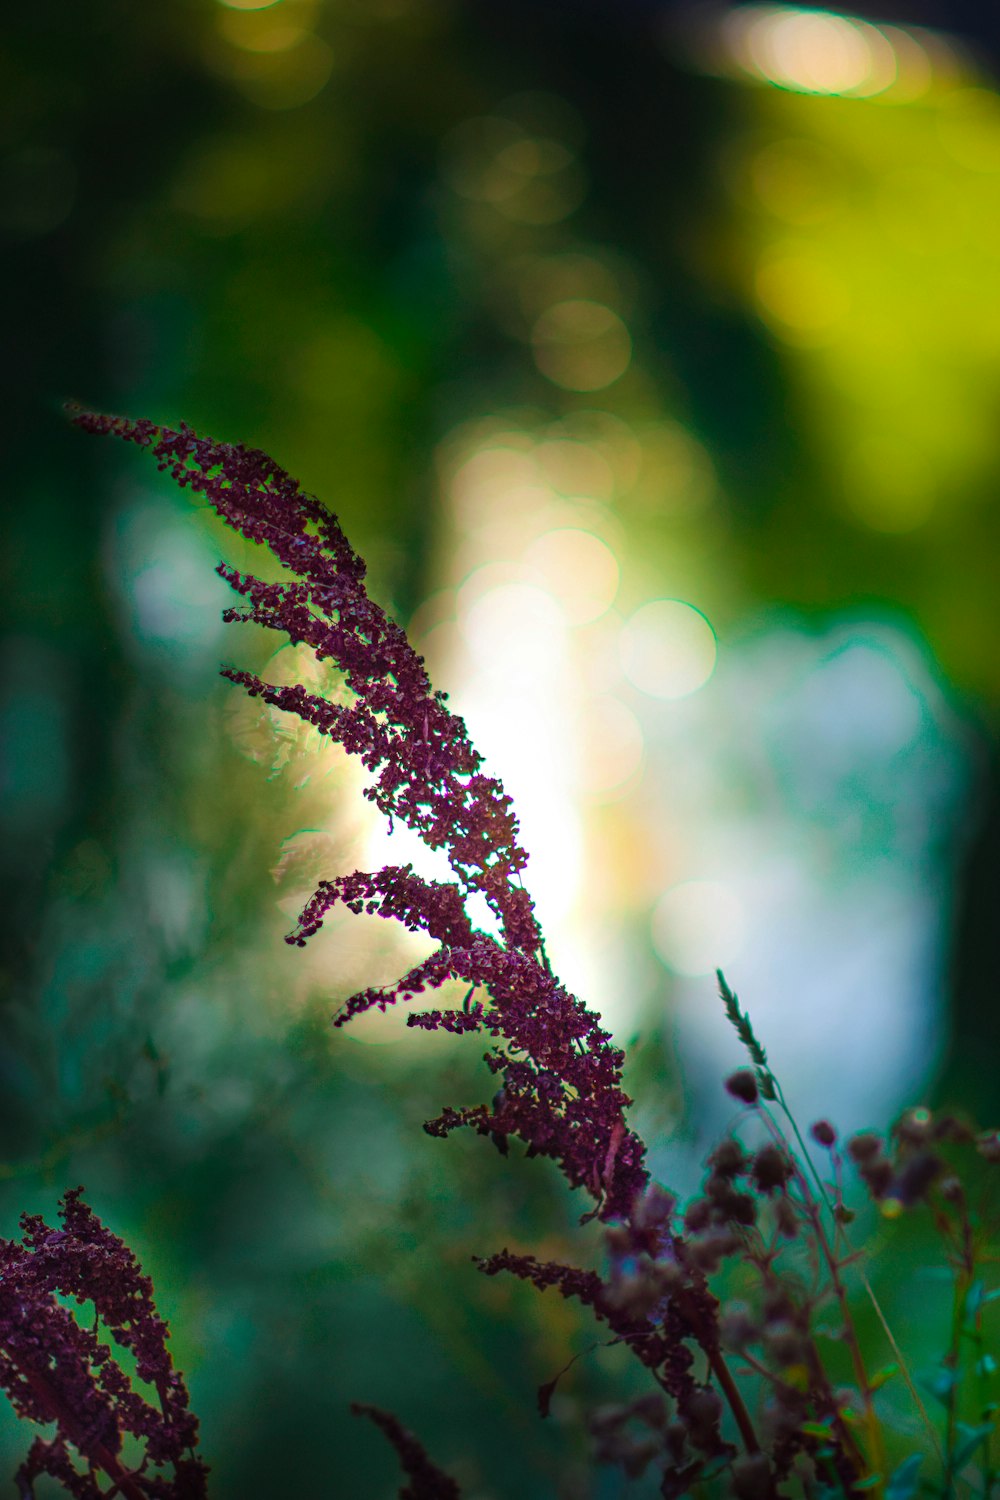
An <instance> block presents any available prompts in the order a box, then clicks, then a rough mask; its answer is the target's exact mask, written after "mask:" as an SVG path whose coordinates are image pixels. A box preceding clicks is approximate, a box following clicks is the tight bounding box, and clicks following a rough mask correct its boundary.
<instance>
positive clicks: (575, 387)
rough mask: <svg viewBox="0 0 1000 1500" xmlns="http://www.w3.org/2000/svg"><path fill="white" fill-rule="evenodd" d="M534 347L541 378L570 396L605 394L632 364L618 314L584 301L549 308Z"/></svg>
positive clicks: (572, 300)
mask: <svg viewBox="0 0 1000 1500" xmlns="http://www.w3.org/2000/svg"><path fill="white" fill-rule="evenodd" d="M531 345H532V349H533V351H534V356H535V363H536V364H537V366H538V368H539V370H540V371H541V372H542V374H543V375H545V376H546V377H547V378H548V379H549V380H551V381H552V383H553V385H558V386H562V388H563V389H564V390H567V391H601V390H604V388H605V387H606V386H609V385H612V384H613V383H614V382H615V381H616V380H618V379H619V377H620V376H622V375H624V373H625V371H626V370H627V369H628V367H629V364H630V362H631V359H632V339H631V336H630V335H629V331H628V329H627V328H626V327H625V324H624V323H623V322H622V320H621V318H620V317H619V316H618V314H617V313H615V312H612V311H611V308H610V307H606V306H605V305H604V303H603V302H591V301H589V300H587V299H586V298H582V297H573V298H570V299H569V300H568V301H566V302H556V303H554V304H553V306H551V307H548V308H546V310H545V312H543V313H542V315H541V317H540V318H539V319H538V321H537V322H536V323H535V326H534V328H533V330H532V334H531Z"/></svg>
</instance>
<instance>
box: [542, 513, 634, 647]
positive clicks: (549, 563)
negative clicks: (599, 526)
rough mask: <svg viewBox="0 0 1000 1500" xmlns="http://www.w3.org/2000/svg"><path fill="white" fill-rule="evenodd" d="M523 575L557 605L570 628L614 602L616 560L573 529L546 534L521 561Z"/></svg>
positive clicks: (595, 539)
mask: <svg viewBox="0 0 1000 1500" xmlns="http://www.w3.org/2000/svg"><path fill="white" fill-rule="evenodd" d="M523 565H524V571H525V574H526V576H527V577H528V578H529V579H530V580H531V581H532V583H537V584H538V585H539V586H540V587H541V588H543V589H545V591H546V592H547V593H549V594H550V595H551V596H552V597H553V598H554V599H555V600H556V601H557V602H558V604H559V605H560V607H561V609H562V612H563V614H564V615H565V617H566V620H567V622H568V623H569V624H570V625H586V624H587V623H588V622H589V621H590V620H597V619H599V618H600V616H601V615H603V614H604V613H605V612H606V611H607V610H609V609H610V608H611V606H612V604H613V603H614V601H615V595H616V594H617V592H618V561H617V559H616V557H615V555H614V553H613V552H612V551H611V548H610V547H608V546H606V545H605V543H604V542H602V541H601V539H600V537H596V536H594V534H593V532H590V531H580V530H578V529H576V528H575V527H565V528H560V529H559V530H557V531H547V532H546V533H545V534H544V536H540V537H539V538H538V540H537V541H535V542H532V544H531V546H530V547H529V548H528V549H527V551H526V552H525V554H524V558H523Z"/></svg>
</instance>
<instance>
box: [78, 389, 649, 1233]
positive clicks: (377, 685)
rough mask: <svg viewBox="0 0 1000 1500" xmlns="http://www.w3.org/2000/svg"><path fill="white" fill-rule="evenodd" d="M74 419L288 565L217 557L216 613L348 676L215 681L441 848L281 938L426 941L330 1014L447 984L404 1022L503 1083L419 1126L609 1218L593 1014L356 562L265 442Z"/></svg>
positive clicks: (448, 727) (602, 1093)
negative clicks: (500, 1154) (441, 868)
mask: <svg viewBox="0 0 1000 1500" xmlns="http://www.w3.org/2000/svg"><path fill="white" fill-rule="evenodd" d="M75 421H76V422H77V424H78V425H79V426H80V427H82V428H84V429H85V430H87V431H89V432H95V433H102V434H104V433H110V434H113V435H114V436H117V437H120V438H124V439H126V440H127V441H129V442H132V443H136V444H138V446H139V447H142V448H147V449H149V450H150V452H151V453H152V455H153V457H154V458H155V459H156V461H157V463H158V465H159V467H160V468H161V469H165V470H167V471H168V472H169V473H170V474H171V475H172V477H173V478H174V479H175V480H176V481H177V482H178V483H179V484H181V485H184V486H187V487H189V488H190V489H192V490H194V491H196V492H198V493H200V494H202V495H204V496H205V498H206V499H207V500H208V502H209V504H211V505H212V506H213V507H214V509H215V510H216V511H217V512H218V514H219V515H220V516H221V517H222V519H223V520H224V521H226V522H227V523H228V524H229V525H230V526H232V527H233V528H234V529H235V530H237V531H239V532H240V533H241V534H242V535H243V536H244V537H246V538H247V539H248V540H249V541H252V542H257V543H261V544H263V545H265V546H267V547H268V548H269V549H270V551H271V552H272V553H273V554H274V556H275V557H276V558H277V559H278V561H279V562H280V563H281V564H282V565H283V566H284V567H285V568H286V569H287V570H288V572H289V573H290V574H291V575H292V581H290V582H288V583H265V582H262V581H261V580H260V579H259V578H255V577H253V576H252V575H250V574H245V573H241V572H238V571H237V570H236V569H235V568H232V567H229V566H228V565H227V564H225V563H222V564H220V566H219V570H218V571H219V573H220V575H221V576H222V577H223V578H225V579H226V581H227V582H228V583H229V584H230V585H231V586H232V587H233V588H234V589H235V591H236V592H237V593H238V594H240V595H241V596H242V598H243V599H244V600H245V601H246V607H245V608H235V609H231V610H227V611H226V616H225V617H226V618H227V619H228V620H241V621H253V622H254V623H255V624H257V625H263V626H266V627H268V628H269V629H272V630H275V631H279V632H281V633H283V634H284V635H286V636H287V637H288V639H289V640H290V641H291V642H293V643H294V644H300V643H304V644H306V645H307V646H308V647H309V648H310V649H311V650H312V651H313V652H314V653H315V656H316V658H317V659H318V660H319V661H321V662H333V663H334V664H335V665H336V666H337V667H338V668H339V669H340V671H341V672H342V673H343V674H344V682H345V685H346V687H347V689H348V691H349V693H350V695H351V700H352V701H350V702H349V703H347V704H342V703H332V702H329V701H328V700H327V699H325V698H323V697H320V696H318V695H316V694H312V693H308V692H307V691H306V690H305V688H304V687H302V686H301V685H300V684H295V685H292V686H287V687H280V686H276V685H274V684H271V683H267V682H265V681H263V680H262V679H261V678H260V677H258V676H256V675H255V674H254V673H251V672H245V671H240V670H237V669H234V668H226V669H225V675H226V676H227V677H228V678H229V679H230V680H231V681H232V682H234V683H237V684H239V685H240V686H242V687H244V688H245V689H246V690H247V692H249V693H250V694H251V696H253V697H258V698H262V699H263V700H264V701H265V702H266V703H269V704H271V705H273V706H274V707H276V708H281V709H284V710H286V711H287V712H289V713H292V714H296V715H298V716H299V717H300V718H302V719H304V720H306V721H307V722H308V723H310V724H312V725H314V726H315V727H316V728H317V729H318V730H319V731H320V732H321V733H322V734H325V735H327V736H329V737H330V738H331V739H333V740H335V741H336V742H338V743H339V744H341V745H343V746H344V748H345V749H346V750H347V751H348V753H350V754H352V755H356V756H358V757H359V759H360V760H361V762H362V764H363V765H364V766H365V767H366V769H367V770H368V771H369V772H371V773H372V775H373V777H374V780H373V782H372V785H371V786H370V787H369V788H368V789H367V791H366V793H365V795H366V796H367V797H369V798H370V800H372V801H373V802H374V803H375V805H376V806H377V807H378V808H379V809H380V810H381V811H382V812H383V813H384V814H385V815H386V816H387V817H388V818H389V819H390V821H391V820H392V819H394V818H398V819H400V820H401V821H402V822H404V823H406V824H407V825H408V826H409V827H410V828H412V829H413V830H414V831H415V832H416V833H418V834H419V836H420V837H421V839H423V841H424V842H425V843H426V844H427V845H428V846H429V847H430V848H432V849H443V850H444V851H445V852H446V854H447V857H448V860H449V863H450V865H451V869H452V871H453V872H454V875H455V879H456V883H454V884H449V883H446V882H433V881H424V880H421V879H420V878H419V877H418V876H415V875H414V874H413V873H412V870H411V869H410V867H409V866H403V867H396V866H388V867H386V868H385V869H382V870H380V871H378V872H375V873H368V872H362V871H358V872H355V873H354V874H353V875H349V876H347V877H340V878H338V879H334V880H329V881H325V882H324V883H323V884H322V885H321V886H320V887H319V889H318V890H317V891H316V893H315V895H314V896H313V897H312V899H311V900H310V902H309V903H308V905H307V906H306V908H305V910H304V911H303V913H302V915H301V917H300V919H299V923H298V926H297V927H296V929H295V931H294V932H293V933H291V934H290V935H289V941H290V942H293V943H298V944H301V943H304V942H305V941H306V939H307V938H308V937H309V936H311V935H312V934H313V933H315V932H316V931H317V930H318V928H319V927H320V926H321V925H322V922H323V919H324V917H325V916H326V914H327V912H328V911H329V910H330V909H331V907H332V906H333V905H335V904H336V903H337V902H343V903H345V904H346V905H347V906H348V907H349V908H351V909H353V910H355V911H358V910H361V909H366V910H368V911H374V912H378V913H379V914H380V915H382V916H385V917H392V918H395V919H397V920H399V921H401V922H402V923H403V924H404V925H405V926H406V927H409V928H411V929H419V930H422V931H424V932H426V933H427V934H428V935H429V936H431V937H432V938H434V939H435V940H436V941H437V942H438V944H439V946H438V948H437V949H436V951H435V952H434V953H433V954H432V955H431V957H430V958H429V959H427V960H426V961H425V962H424V963H422V964H419V965H418V966H417V967H416V968H414V969H413V970H411V972H410V973H408V974H406V975H404V977H403V978H402V979H401V980H400V981H399V982H398V983H397V984H396V985H394V986H391V987H389V988H387V989H378V990H364V991H362V992H361V993H360V994H358V995H355V996H353V997H352V998H351V999H350V1000H349V1001H348V1002H347V1004H346V1005H345V1006H344V1007H343V1009H342V1011H341V1012H340V1014H339V1016H338V1017H337V1024H338V1025H343V1024H345V1023H346V1022H347V1021H349V1020H350V1019H351V1018H352V1017H353V1016H355V1015H358V1014H360V1013H361V1012H363V1011H365V1010H368V1009H370V1008H371V1007H373V1006H377V1007H379V1008H381V1009H385V1008H386V1006H388V1005H391V1004H395V1003H396V1002H398V1001H400V1000H408V999H411V998H413V997H414V996H416V995H418V994H420V993H422V992H423V991H425V990H428V989H431V990H433V989H438V988H440V987H441V986H442V985H443V984H445V983H446V981H448V980H450V979H458V980H461V981H463V982H465V983H466V984H468V985H470V986H472V987H474V988H475V989H476V990H479V991H481V992H482V995H483V999H482V1000H481V1001H480V1002H478V1003H476V1004H475V1005H473V1006H470V1007H469V1008H467V1009H464V1010H461V1011H457V1012H456V1011H444V1012H442V1011H438V1010H432V1011H429V1012H425V1013H424V1014H422V1015H412V1016H410V1017H409V1021H410V1024H412V1025H416V1026H420V1027H423V1028H425V1029H428V1030H433V1029H435V1028H443V1029H445V1030H450V1031H480V1032H485V1033H486V1034H487V1035H489V1036H490V1037H492V1038H493V1039H494V1045H493V1046H492V1048H491V1050H490V1052H489V1054H488V1056H487V1061H488V1064H489V1066H490V1068H491V1069H492V1071H493V1072H494V1073H495V1074H497V1075H498V1077H499V1079H500V1083H501V1087H500V1088H499V1090H498V1093H497V1095H496V1097H495V1099H494V1101H493V1105H492V1108H487V1107H486V1106H484V1105H478V1106H475V1107H473V1108H471V1109H462V1110H446V1111H445V1112H444V1113H443V1114H442V1115H441V1116H440V1117H439V1118H438V1119H437V1120H434V1121H431V1122H429V1124H428V1129H429V1130H430V1131H431V1132H432V1133H433V1134H436V1135H443V1134H446V1133H447V1132H448V1131H449V1130H451V1129H454V1128H455V1127H457V1126H460V1125H468V1126H471V1127H473V1128H474V1129H476V1130H478V1131H480V1132H481V1133H482V1134H486V1135H490V1136H492V1137H493V1139H494V1140H495V1141H497V1142H502V1143H506V1141H507V1139H508V1138H509V1137H511V1136H516V1137H519V1138H520V1139H521V1140H522V1141H524V1143H525V1144H526V1145H527V1147H528V1150H529V1151H530V1152H531V1153H532V1154H533V1155H539V1156H548V1157H551V1158H553V1159H554V1160H555V1161H557V1162H558V1163H559V1165H560V1166H561V1168H562V1170H563V1172H564V1173H565V1175H566V1177H567V1178H568V1180H569V1181H570V1183H571V1184H572V1186H573V1187H583V1188H585V1189H586V1190H587V1191H588V1192H589V1193H590V1194H591V1196H592V1197H593V1198H594V1199H595V1200H596V1203H597V1212H599V1213H600V1215H601V1216H602V1217H604V1218H608V1219H610V1218H615V1217H621V1216H623V1215H627V1214H628V1212H629V1210H630V1207H631V1205H632V1203H633V1201H634V1200H635V1198H636V1196H637V1194H638V1193H639V1192H641V1190H642V1188H643V1187H644V1186H645V1183H646V1173H645V1170H644V1168H643V1165H642V1160H643V1154H644V1153H643V1147H642V1144H641V1142H640V1141H639V1139H638V1137H637V1136H636V1135H635V1134H634V1133H633V1132H631V1131H630V1130H629V1129H628V1128H627V1126H626V1125H625V1122H624V1115H623V1111H624V1109H625V1108H626V1107H627V1105H628V1104H629V1103H630V1101H629V1099H628V1098H627V1096H626V1094H625V1093H624V1091H623V1089H622V1087H621V1065H622V1061H623V1055H622V1053H621V1052H620V1051H619V1050H618V1049H617V1048H616V1047H613V1046H612V1045H611V1040H610V1037H609V1035H608V1033H607V1032H606V1031H605V1030H604V1029H603V1028H602V1027H601V1025H600V1023H599V1020H598V1018H597V1016H595V1015H594V1014H593V1013H592V1012H591V1011H588V1010H587V1009H586V1007H585V1006H584V1005H583V1004H582V1003H581V1002H580V1001H579V1000H577V999H575V998H574V997H573V996H571V995H569V994H568V993H567V991H566V990H565V989H564V988H563V986H562V985H560V984H559V982H558V980H557V979H556V977H555V976H554V975H553V974H552V972H551V970H550V967H549V964H548V961H547V959H546V956H545V951H544V947H543V945H542V937H541V932H540V930H539V927H538V923H537V921H536V919H535V915H534V911H533V908H532V903H531V899H530V897H529V896H528V893H527V891H526V890H525V889H524V887H523V885H522V884H521V879H520V876H521V871H522V870H523V869H524V867H525V865H526V863H527V855H526V854H525V852H524V850H523V849H522V848H521V845H520V843H519V842H518V827H517V820H516V818H515V817H514V815H513V813H512V811H511V803H510V798H509V797H508V796H507V795H506V793H505V792H504V790H503V787H502V786H501V784H500V782H499V781H497V780H496V779H495V778H493V777H490V776H486V775H485V774H484V773H483V771H482V770H481V765H482V760H481V757H480V755H479V753H478V752H477V751H476V750H475V749H474V748H473V746H472V745H471V744H470V742H469V737H468V733H467V730H466V727H465V724H464V722H463V720H462V719H461V718H459V717H458V716H457V715H456V714H453V713H451V712H450V711H449V709H448V708H447V706H446V700H445V697H444V695H443V694H442V693H439V692H435V691H434V689H433V688H432V687H431V684H430V681H429V679H428V677H427V673H426V671H425V669H424V663H423V660H422V658H421V657H419V656H418V655H417V653H416V652H415V651H414V650H413V648H412V646H411V645H410V644H409V642H408V640H407V638H406V636H405V634H404V632H403V631H402V630H401V629H400V627H399V626H398V625H396V624H395V623H394V622H393V621H392V620H390V619H389V618H388V616H387V615H386V614H385V612H384V610H382V609H381V608H380V607H379V606H378V605H377V604H376V603H374V601H373V600H372V599H370V598H369V596H368V593H367V591H366V589H365V584H364V575H365V568H364V564H363V562H362V561H361V559H360V558H359V557H358V556H357V554H356V553H355V552H354V551H353V550H352V548H351V547H350V545H349V544H348V542H347V539H346V538H345V536H344V534H343V532H342V530H341V528H340V525H339V523H338V522H337V519H336V517H335V516H333V515H331V514H330V513H329V512H328V511H327V510H325V509H324V508H323V506H322V505H320V503H319V502H318V501H317V500H315V499H313V498H312V497H311V496H308V495H305V494H303V493H302V491H301V490H300V488H299V486H298V484H297V483H296V482H295V481H294V480H293V479H291V478H290V477H289V475H287V474H286V473H285V472H284V471H283V470H282V469H280V468H279V467H278V466H277V464H275V463H274V461H273V460H272V459H270V458H268V457H267V456H266V455H265V454H263V453H260V452H257V451H254V450H252V449H247V448H243V447H241V446H239V445H232V444H228V443H216V442H213V441H211V440H210V439H207V438H200V437H197V436H196V435H195V434H194V433H193V432H192V431H190V429H188V428H187V427H182V428H181V429H180V431H177V432H174V431H172V430H170V429H169V428H164V427H157V426H155V425H154V424H153V423H151V422H145V421H129V420H127V419H125V418H121V417H108V416H100V415H95V414H93V413H89V412H80V413H77V414H76V416H75ZM476 892H478V893H480V894H481V895H482V896H484V897H485V898H486V900H487V901H488V903H489V905H490V907H491V909H492V911H493V912H494V914H495V915H496V917H497V919H498V921H499V923H500V928H501V938H500V940H497V939H494V938H492V937H489V936H487V935H485V934H483V933H481V932H476V931H474V930H473V927H472V924H471V922H470V920H469V917H468V915H467V914H466V907H465V903H466V900H467V899H468V897H470V896H471V895H473V894H474V893H476Z"/></svg>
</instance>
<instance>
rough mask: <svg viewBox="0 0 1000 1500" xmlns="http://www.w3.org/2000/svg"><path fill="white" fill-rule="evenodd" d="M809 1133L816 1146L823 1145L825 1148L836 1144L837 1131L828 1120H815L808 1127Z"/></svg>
mask: <svg viewBox="0 0 1000 1500" xmlns="http://www.w3.org/2000/svg"><path fill="white" fill-rule="evenodd" d="M809 1134H810V1135H811V1136H812V1138H813V1140H814V1141H815V1142H816V1144H817V1145H818V1146H825V1147H826V1149H827V1150H829V1149H830V1147H831V1146H835V1145H836V1144H837V1132H836V1131H835V1130H834V1128H833V1126H832V1125H831V1124H830V1122H829V1120H817V1121H816V1123H815V1125H813V1126H812V1127H811V1128H810V1131H809Z"/></svg>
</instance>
